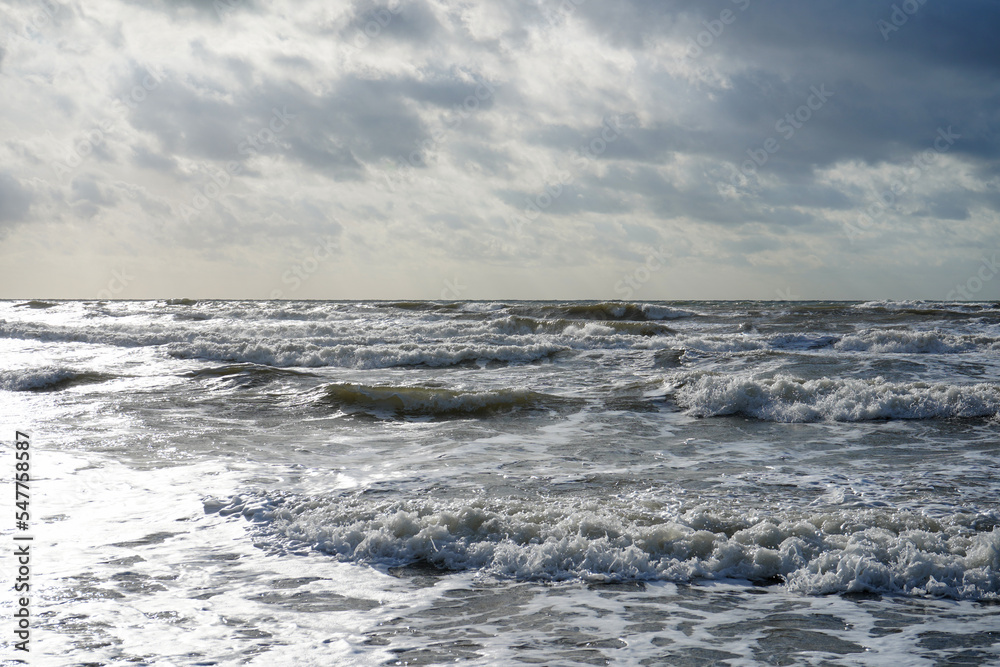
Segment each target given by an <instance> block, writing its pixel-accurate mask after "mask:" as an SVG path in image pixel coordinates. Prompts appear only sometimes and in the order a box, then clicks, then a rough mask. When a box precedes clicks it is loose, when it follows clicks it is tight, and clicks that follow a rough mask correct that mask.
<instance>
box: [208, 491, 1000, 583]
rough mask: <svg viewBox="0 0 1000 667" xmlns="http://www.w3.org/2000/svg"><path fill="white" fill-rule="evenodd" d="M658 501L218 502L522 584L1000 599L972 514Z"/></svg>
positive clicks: (360, 546)
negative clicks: (763, 584) (760, 586)
mask: <svg viewBox="0 0 1000 667" xmlns="http://www.w3.org/2000/svg"><path fill="white" fill-rule="evenodd" d="M658 504H659V503H657V502H656V501H654V500H652V499H646V500H643V501H641V502H638V503H634V504H625V503H622V502H621V501H619V500H610V501H607V502H605V501H597V500H581V499H573V500H571V501H569V502H567V501H560V500H558V499H554V498H547V499H545V500H544V501H541V502H539V500H536V499H530V500H517V499H507V500H498V499H485V498H482V499H476V500H472V501H468V502H441V501H435V500H424V501H416V500H415V501H406V502H399V501H372V500H368V499H366V498H364V497H362V496H356V495H355V496H344V497H337V498H335V499H296V498H278V499H271V498H266V497H263V498H262V497H257V498H244V497H242V496H237V497H235V498H232V499H230V500H229V501H228V502H223V501H220V500H215V499H211V500H209V501H207V503H206V511H212V512H219V513H222V514H235V513H239V514H242V515H243V516H245V517H247V518H249V519H252V520H254V521H257V522H259V523H260V524H261V525H262V526H264V530H263V533H265V534H268V535H270V536H272V537H273V536H279V537H280V539H281V540H283V541H285V543H292V544H294V543H303V544H306V545H310V546H312V547H315V548H316V549H318V550H320V551H323V552H326V553H329V554H333V555H336V556H338V557H340V558H342V559H344V560H346V561H349V562H368V563H371V562H381V563H388V564H393V565H399V564H407V563H413V562H426V563H431V564H433V565H435V566H436V567H440V568H443V569H446V570H467V569H475V570H481V571H482V572H484V573H488V574H490V575H492V576H497V577H509V578H514V579H518V580H539V579H541V580H556V581H558V580H565V579H572V578H578V579H583V580H586V581H636V580H670V581H693V580H697V579H720V578H735V579H749V580H755V581H773V580H780V581H783V582H784V583H785V586H786V587H787V588H788V589H789V590H792V591H797V592H801V593H805V594H828V593H848V592H876V593H898V594H905V595H918V596H920V595H929V596H941V597H950V598H957V599H977V600H978V599H997V598H1000V528H993V529H992V530H991V531H989V532H978V531H976V530H975V529H974V528H973V527H972V524H973V520H974V519H975V517H974V516H970V515H956V516H954V517H951V518H950V519H948V520H943V521H942V520H937V519H931V518H928V517H925V516H922V515H920V514H916V513H911V512H894V511H886V510H864V511H833V512H817V513H814V514H794V513H786V514H783V515H778V516H769V517H767V518H760V517H757V518H752V517H747V516H745V515H734V514H732V513H729V512H725V511H713V510H709V509H704V508H699V509H695V510H689V511H686V512H684V513H682V514H672V513H671V512H669V511H667V510H666V508H665V507H662V506H661V508H660V510H659V511H656V510H655V509H654V508H655V507H656V506H657V505H658Z"/></svg>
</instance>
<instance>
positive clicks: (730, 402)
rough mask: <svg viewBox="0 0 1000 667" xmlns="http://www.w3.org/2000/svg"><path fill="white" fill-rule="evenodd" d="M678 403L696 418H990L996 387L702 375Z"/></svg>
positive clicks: (679, 394) (999, 393) (999, 395)
mask: <svg viewBox="0 0 1000 667" xmlns="http://www.w3.org/2000/svg"><path fill="white" fill-rule="evenodd" d="M675 395H676V399H677V402H678V403H679V404H680V405H681V406H682V407H684V408H685V409H687V410H688V412H689V413H690V414H692V415H694V416H697V417H714V416H719V415H743V416H746V417H753V418H755V419H762V420H765V421H775V422H812V421H822V420H830V421H843V422H858V421H871V420H877V419H950V418H955V417H959V418H991V417H995V416H996V415H997V414H998V412H1000V385H997V384H996V383H986V382H983V383H977V384H969V385H953V384H943V383H940V384H930V383H926V382H909V383H904V382H889V381H887V380H885V379H883V378H881V377H878V378H874V379H871V380H861V379H850V378H844V379H833V378H823V379H820V380H802V379H799V378H796V377H792V376H788V375H782V374H778V375H775V376H774V377H767V378H761V377H757V376H755V375H753V374H747V373H743V374H733V375H701V376H700V377H695V378H692V379H691V380H689V381H687V382H686V383H684V384H682V386H680V387H678V388H677V389H676V394H675Z"/></svg>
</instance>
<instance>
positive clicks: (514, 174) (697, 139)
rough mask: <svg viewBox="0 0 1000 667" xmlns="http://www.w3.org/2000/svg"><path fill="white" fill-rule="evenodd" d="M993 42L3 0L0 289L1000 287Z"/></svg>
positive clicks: (547, 294) (622, 14)
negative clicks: (997, 264)
mask: <svg viewBox="0 0 1000 667" xmlns="http://www.w3.org/2000/svg"><path fill="white" fill-rule="evenodd" d="M998 25H1000V2H997V1H996V0H949V1H948V2H945V1H944V0H906V1H905V2H903V1H900V0H896V2H895V3H894V2H890V1H889V0H884V1H878V0H865V1H860V0H837V1H833V0H815V1H813V2H801V1H795V2H793V1H792V0H784V1H777V0H772V1H770V2H769V1H766V0H707V1H705V0H702V1H699V2H695V1H694V0H678V1H675V2H670V1H667V0H616V1H613V2H612V1H607V0H524V1H520V2H518V1H513V0H496V1H487V2H468V1H466V2H457V1H456V2H453V1H449V0H388V1H386V0H377V1H372V0H360V1H355V2H348V1H343V2H336V1H333V2H287V3H283V2H266V1H265V0H253V1H251V0H216V1H215V2H209V1H207V0H184V1H182V0H177V1H169V0H159V1H150V2H140V1H139V0H131V1H123V0H94V1H92V2H85V3H84V2H55V1H52V2H49V0H5V2H4V3H3V4H2V5H0V91H2V94H3V100H2V102H0V130H2V131H0V297H6V298H28V297H39V298H45V297H48V298H108V297H115V298H160V297H179V296H186V297H194V298H207V297H217V298H272V297H274V298H278V297H280V298H333V299H341V298H356V299H363V298H430V299H441V298H445V299H455V298H461V299H490V298H508V299H511V298H542V299H544V298H601V299H603V298H632V299H689V298H719V299H727V298H757V299H792V298H830V299H854V298H857V299H869V298H927V299H944V298H971V299H974V300H977V299H983V300H986V299H997V298H1000V275H996V274H997V273H998V271H1000V268H998V267H997V266H996V264H995V260H996V254H995V253H1000V76H998V71H1000V40H997V38H996V35H995V31H996V26H998ZM994 276H995V277H994ZM957 288H961V290H964V292H965V295H963V294H959V293H957V292H956V289H957ZM949 295H950V296H949Z"/></svg>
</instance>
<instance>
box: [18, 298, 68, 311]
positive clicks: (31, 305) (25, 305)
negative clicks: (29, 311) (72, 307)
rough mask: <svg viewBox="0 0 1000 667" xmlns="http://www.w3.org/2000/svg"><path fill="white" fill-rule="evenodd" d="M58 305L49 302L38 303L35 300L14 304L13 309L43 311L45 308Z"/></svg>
mask: <svg viewBox="0 0 1000 667" xmlns="http://www.w3.org/2000/svg"><path fill="white" fill-rule="evenodd" d="M58 305H59V304H58V303H52V302H51V301H38V300H36V299H32V300H31V301H25V302H24V303H19V304H16V305H15V306H14V307H15V308H36V309H42V310H44V309H46V308H55V307H56V306H58Z"/></svg>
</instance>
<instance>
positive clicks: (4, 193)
mask: <svg viewBox="0 0 1000 667" xmlns="http://www.w3.org/2000/svg"><path fill="white" fill-rule="evenodd" d="M31 201H32V196H31V193H30V192H29V191H28V190H26V189H25V188H24V186H22V185H21V183H20V182H19V181H18V180H17V179H16V178H14V177H13V176H11V175H10V174H6V173H3V172H0V224H3V225H11V224H13V223H18V222H22V221H24V220H25V219H26V218H27V216H28V210H29V209H30V208H31Z"/></svg>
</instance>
